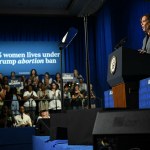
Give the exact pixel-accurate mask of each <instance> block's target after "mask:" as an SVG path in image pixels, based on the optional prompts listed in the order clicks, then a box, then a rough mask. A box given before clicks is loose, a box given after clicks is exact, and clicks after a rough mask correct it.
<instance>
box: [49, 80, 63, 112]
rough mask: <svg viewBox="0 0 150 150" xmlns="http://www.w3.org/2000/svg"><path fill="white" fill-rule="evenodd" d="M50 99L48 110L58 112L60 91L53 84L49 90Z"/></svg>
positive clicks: (53, 83)
mask: <svg viewBox="0 0 150 150" xmlns="http://www.w3.org/2000/svg"><path fill="white" fill-rule="evenodd" d="M48 95H49V96H48V97H49V98H50V102H49V110H50V111H51V110H60V109H61V91H60V90H59V88H58V85H57V84H56V83H55V82H52V84H51V90H49V94H48Z"/></svg>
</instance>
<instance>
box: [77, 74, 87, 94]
mask: <svg viewBox="0 0 150 150" xmlns="http://www.w3.org/2000/svg"><path fill="white" fill-rule="evenodd" d="M78 79H79V90H80V91H81V93H82V94H83V95H84V94H85V93H86V92H87V84H86V83H84V79H83V77H79V78H78Z"/></svg>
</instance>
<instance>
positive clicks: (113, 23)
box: [91, 0, 150, 98]
mask: <svg viewBox="0 0 150 150" xmlns="http://www.w3.org/2000/svg"><path fill="white" fill-rule="evenodd" d="M146 13H150V2H146V1H143V0H132V1H129V0H107V1H106V2H105V4H104V6H103V8H102V9H101V10H100V11H99V12H98V13H97V19H96V38H95V41H94V43H95V45H96V48H95V54H96V55H95V62H94V63H95V66H96V67H95V66H94V67H95V68H96V70H95V74H94V78H93V79H94V80H95V81H96V83H95V85H96V91H97V93H98V94H100V97H102V98H103V92H104V91H105V90H108V89H110V88H111V87H109V85H108V83H107V68H108V56H109V54H110V53H111V52H112V51H114V47H115V45H116V44H117V43H118V42H119V41H120V40H121V39H122V38H124V37H127V42H126V44H125V45H124V46H125V47H128V48H131V49H133V50H138V49H140V48H141V47H142V39H143V37H144V33H143V31H142V29H141V26H140V18H141V16H142V15H143V14H146ZM91 53H93V51H92V52H91ZM92 74H93V73H92Z"/></svg>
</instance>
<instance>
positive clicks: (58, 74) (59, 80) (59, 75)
mask: <svg viewBox="0 0 150 150" xmlns="http://www.w3.org/2000/svg"><path fill="white" fill-rule="evenodd" d="M54 82H55V83H56V84H57V85H58V88H59V89H60V83H61V74H60V73H59V72H57V73H56V75H55V80H54Z"/></svg>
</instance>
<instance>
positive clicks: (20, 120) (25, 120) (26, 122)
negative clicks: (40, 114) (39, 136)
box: [15, 106, 32, 127]
mask: <svg viewBox="0 0 150 150" xmlns="http://www.w3.org/2000/svg"><path fill="white" fill-rule="evenodd" d="M19 112H20V114H19V115H17V116H15V123H16V124H15V125H16V127H31V126H32V122H31V118H30V116H29V115H27V114H25V109H24V106H20V108H19Z"/></svg>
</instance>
